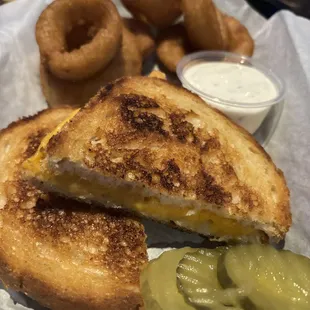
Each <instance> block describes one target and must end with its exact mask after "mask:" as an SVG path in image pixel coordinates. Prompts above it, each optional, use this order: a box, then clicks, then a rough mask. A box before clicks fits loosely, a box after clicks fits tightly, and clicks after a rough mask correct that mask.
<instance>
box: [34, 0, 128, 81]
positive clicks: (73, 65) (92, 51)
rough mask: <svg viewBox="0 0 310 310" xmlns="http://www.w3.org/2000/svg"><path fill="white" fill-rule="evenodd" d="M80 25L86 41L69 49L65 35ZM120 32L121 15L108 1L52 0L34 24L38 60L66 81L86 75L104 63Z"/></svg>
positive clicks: (111, 54) (112, 55)
mask: <svg viewBox="0 0 310 310" xmlns="http://www.w3.org/2000/svg"><path fill="white" fill-rule="evenodd" d="M81 26H84V27H85V28H87V32H88V36H89V42H86V43H85V44H81V46H80V47H79V48H76V49H73V50H71V47H70V46H68V40H67V36H68V34H70V32H72V31H74V28H75V27H81ZM121 35H122V26H121V18H120V16H119V14H118V12H117V9H116V7H115V5H114V4H113V3H112V2H111V1H110V0H56V1H54V2H52V3H51V4H50V5H49V6H48V7H47V8H46V9H45V10H44V11H43V12H42V14H41V16H40V17H39V20H38V22H37V24H36V39H37V42H38V45H39V49H40V55H41V60H42V62H43V63H44V65H45V66H46V67H47V68H48V69H49V71H50V72H51V73H53V74H54V75H55V76H57V77H58V78H61V79H66V80H70V81H72V80H82V79H85V78H89V77H91V76H92V75H94V74H95V73H97V72H98V71H100V70H101V69H103V68H104V67H105V66H107V65H108V64H109V62H110V61H111V60H112V59H113V57H114V55H115V54H116V52H117V50H118V49H119V46H120V42H121ZM83 43H84V42H83Z"/></svg>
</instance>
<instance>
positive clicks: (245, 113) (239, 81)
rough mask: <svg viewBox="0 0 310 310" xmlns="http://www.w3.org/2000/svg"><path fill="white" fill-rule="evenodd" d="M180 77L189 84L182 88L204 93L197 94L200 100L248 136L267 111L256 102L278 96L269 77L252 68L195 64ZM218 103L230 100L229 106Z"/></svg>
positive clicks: (232, 65)
mask: <svg viewBox="0 0 310 310" xmlns="http://www.w3.org/2000/svg"><path fill="white" fill-rule="evenodd" d="M183 75H184V79H185V80H186V81H187V83H188V84H187V85H183V86H185V87H187V88H188V89H190V90H191V91H194V92H195V89H192V87H195V88H196V89H197V90H199V91H200V92H202V93H204V94H206V97H204V96H203V95H201V94H200V96H201V97H202V99H204V100H205V101H206V102H208V103H209V104H211V105H213V106H215V107H216V108H217V109H219V110H221V111H222V112H224V113H225V114H226V115H227V116H229V117H230V118H231V119H232V120H234V121H235V122H236V123H238V124H239V125H241V126H243V127H244V128H245V129H247V130H248V131H249V132H250V133H254V132H255V131H256V130H257V129H258V127H259V126H260V124H261V123H262V121H263V120H264V118H265V117H266V115H267V113H268V111H269V109H270V107H269V106H267V107H259V103H262V102H266V101H268V100H272V99H275V98H276V97H277V96H278V89H277V87H276V86H275V85H274V83H273V82H272V80H271V79H270V78H269V77H268V76H266V75H265V74H264V73H263V72H261V71H259V70H258V69H256V68H254V67H249V66H246V65H242V64H238V63H232V62H200V63H195V64H193V65H192V66H188V68H186V69H185V70H184V71H183ZM221 100H227V101H231V103H232V105H226V104H225V103H221V102H220V101H221ZM234 103H235V104H236V106H234ZM237 103H239V104H242V105H243V107H242V106H240V105H238V104H237ZM257 105H258V107H257Z"/></svg>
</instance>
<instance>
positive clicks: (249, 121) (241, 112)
mask: <svg viewBox="0 0 310 310" xmlns="http://www.w3.org/2000/svg"><path fill="white" fill-rule="evenodd" d="M201 62H231V63H237V64H240V65H243V66H249V67H253V68H255V69H257V70H259V71H260V72H262V73H263V74H264V75H265V76H266V77H267V78H268V79H269V80H270V81H271V82H272V83H273V84H274V86H275V88H276V90H277V96H276V97H274V98H272V99H271V100H268V101H262V102H257V103H253V102H251V103H247V102H236V101H229V100H224V99H222V98H218V97H214V96H212V95H211V94H208V93H205V92H203V91H201V90H200V89H197V88H196V87H195V86H194V85H193V84H191V81H188V80H187V79H186V78H185V76H184V73H185V71H186V70H187V69H188V68H190V67H191V66H193V65H197V64H198V63H201ZM177 75H178V78H179V79H180V81H181V83H182V85H183V87H185V88H187V89H188V90H190V91H192V92H194V93H196V94H198V95H199V96H200V97H201V98H202V99H203V100H204V101H206V102H207V103H208V104H210V105H211V106H213V107H215V108H217V109H218V110H220V111H222V112H223V113H224V114H226V115H227V116H228V117H229V118H231V119H232V120H233V121H234V122H236V123H237V124H239V125H240V126H242V127H244V128H245V129H246V130H248V131H249V132H250V133H252V134H254V133H255V132H256V131H257V129H258V128H259V127H260V125H261V124H262V122H263V120H264V119H265V117H266V116H267V114H268V112H269V111H270V109H271V108H272V107H273V106H275V105H283V104H284V97H285V85H284V82H283V81H282V80H281V79H280V78H279V77H278V76H277V75H276V74H275V73H274V72H273V71H272V70H271V69H268V68H266V67H264V66H263V65H261V64H260V63H258V62H257V61H255V60H253V59H252V58H250V57H246V56H241V55H238V54H233V53H229V52H222V51H203V52H197V53H192V54H188V55H186V56H185V57H183V58H182V60H181V61H180V62H179V63H178V66H177ZM206 78H207V77H206ZM262 91H263V90H262Z"/></svg>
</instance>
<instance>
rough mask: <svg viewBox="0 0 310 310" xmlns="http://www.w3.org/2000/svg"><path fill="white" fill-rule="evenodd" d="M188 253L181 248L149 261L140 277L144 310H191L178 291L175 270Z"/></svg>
mask: <svg viewBox="0 0 310 310" xmlns="http://www.w3.org/2000/svg"><path fill="white" fill-rule="evenodd" d="M190 251H196V249H191V248H183V249H179V250H172V251H167V252H164V253H163V254H162V255H161V256H160V257H159V258H157V259H155V260H153V261H151V262H150V263H149V265H148V266H147V268H146V269H144V271H142V273H141V276H140V287H141V293H142V297H143V301H144V306H145V309H146V310H173V309H178V310H193V309H195V308H194V307H192V306H190V305H189V304H187V303H186V302H185V300H184V298H183V296H182V294H181V293H180V292H179V291H178V288H177V281H176V280H177V279H176V269H177V265H178V263H179V261H180V260H181V259H182V257H183V256H184V255H185V253H188V252H190Z"/></svg>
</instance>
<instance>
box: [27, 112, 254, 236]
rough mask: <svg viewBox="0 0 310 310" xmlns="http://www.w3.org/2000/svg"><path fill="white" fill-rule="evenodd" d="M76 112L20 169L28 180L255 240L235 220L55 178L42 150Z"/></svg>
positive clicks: (66, 176) (76, 178) (75, 178)
mask: <svg viewBox="0 0 310 310" xmlns="http://www.w3.org/2000/svg"><path fill="white" fill-rule="evenodd" d="M78 111H79V110H76V111H74V112H73V113H72V114H71V115H70V116H69V117H68V118H67V119H66V120H65V121H64V122H62V123H61V124H60V125H58V126H57V127H56V128H55V130H53V131H52V132H51V133H49V134H48V135H47V136H46V137H45V138H44V139H43V140H42V142H41V145H40V147H39V148H38V150H37V152H36V153H35V154H34V155H33V156H32V157H31V158H29V159H28V160H27V161H26V162H25V163H24V165H23V166H24V168H25V169H26V170H27V171H28V172H30V174H31V177H34V178H35V179H38V180H39V181H40V182H43V186H46V187H47V188H48V189H49V190H57V191H59V192H61V193H63V194H65V195H68V196H72V197H76V198H79V199H81V200H86V201H89V202H91V201H93V202H99V203H104V204H106V203H107V202H110V201H111V202H112V203H113V204H114V205H120V206H123V207H125V208H127V209H129V210H132V211H134V212H136V213H140V214H142V215H144V216H147V217H150V218H153V219H155V220H158V221H161V222H172V223H175V224H176V225H178V226H181V227H183V228H185V229H188V230H191V231H195V232H197V233H201V234H208V235H213V236H216V237H219V238H223V239H225V237H229V238H232V239H239V238H241V239H242V238H243V237H251V236H257V235H258V234H259V231H257V230H255V229H254V228H253V227H250V226H244V225H242V224H241V223H239V222H238V221H237V220H234V219H229V218H224V217H222V216H220V215H217V214H215V213H214V212H212V211H209V210H205V209H201V208H199V209H198V208H197V207H195V206H193V205H190V202H189V204H188V206H186V205H185V206H183V205H182V206H179V205H177V204H172V203H171V204H165V203H162V202H160V200H159V198H157V197H152V196H143V195H141V193H137V191H134V190H131V189H128V186H126V185H123V186H118V187H113V186H111V185H107V184H100V182H97V181H94V182H92V181H90V180H87V179H84V178H83V177H81V176H80V175H77V174H74V173H72V172H71V171H70V172H68V171H64V172H61V174H56V173H54V171H53V170H52V169H50V168H49V166H48V164H47V159H46V151H45V149H46V146H47V144H48V142H49V140H50V139H51V138H52V137H53V136H54V135H56V134H57V133H58V132H59V131H60V130H61V129H62V127H63V126H64V125H65V124H66V123H67V122H69V121H70V119H71V118H73V117H74V116H75V114H76V113H77V112H78Z"/></svg>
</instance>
